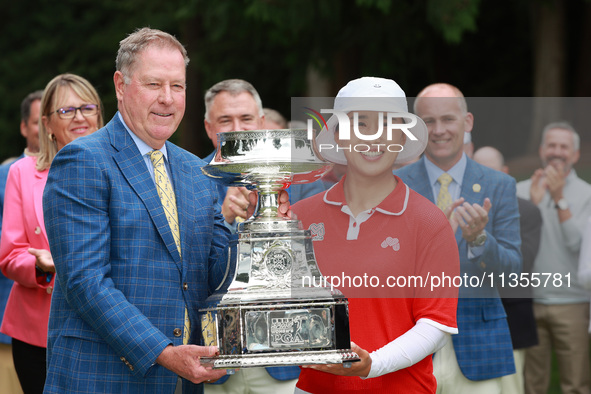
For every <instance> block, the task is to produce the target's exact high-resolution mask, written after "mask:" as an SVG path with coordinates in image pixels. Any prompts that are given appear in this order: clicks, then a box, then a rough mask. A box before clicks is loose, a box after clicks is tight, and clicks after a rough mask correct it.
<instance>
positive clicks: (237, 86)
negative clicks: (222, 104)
mask: <svg viewBox="0 0 591 394" xmlns="http://www.w3.org/2000/svg"><path fill="white" fill-rule="evenodd" d="M221 92H228V93H230V95H232V96H237V95H239V94H240V93H244V92H247V93H250V95H251V96H252V97H253V98H254V101H255V102H256V104H257V108H258V109H259V116H260V117H262V116H263V115H264V112H263V102H262V101H261V96H259V93H258V92H257V90H256V89H255V88H254V86H252V85H251V84H250V83H249V82H246V81H245V80H243V79H226V80H224V81H221V82H218V83H216V84H215V85H213V86H212V87H211V88H209V89H208V90H207V92H205V120H207V121H209V109H210V108H211V104H213V100H214V99H215V97H216V96H217V95H218V94H220V93H221Z"/></svg>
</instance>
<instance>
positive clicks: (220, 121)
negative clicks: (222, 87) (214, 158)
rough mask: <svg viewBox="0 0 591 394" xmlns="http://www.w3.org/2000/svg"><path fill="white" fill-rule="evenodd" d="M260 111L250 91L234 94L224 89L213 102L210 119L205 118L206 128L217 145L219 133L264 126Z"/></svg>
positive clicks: (209, 114) (209, 113)
mask: <svg viewBox="0 0 591 394" xmlns="http://www.w3.org/2000/svg"><path fill="white" fill-rule="evenodd" d="M259 113H260V112H259V107H258V105H257V103H256V101H255V99H254V97H253V96H252V94H250V93H249V92H241V93H238V94H235V95H233V94H231V93H229V92H226V91H223V92H220V93H218V94H217V95H216V96H215V98H214V99H213V102H212V103H211V107H210V108H209V112H208V119H205V130H206V131H207V135H208V136H209V138H210V139H211V141H212V142H213V144H214V146H216V147H217V135H216V134H217V133H225V132H227V131H243V130H258V129H262V128H264V117H261V116H260V115H259Z"/></svg>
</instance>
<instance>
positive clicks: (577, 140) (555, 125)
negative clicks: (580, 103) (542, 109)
mask: <svg viewBox="0 0 591 394" xmlns="http://www.w3.org/2000/svg"><path fill="white" fill-rule="evenodd" d="M552 129H561V130H568V131H570V132H571V134H572V136H573V146H574V148H575V151H578V150H579V148H580V147H581V137H579V133H577V131H576V130H575V128H574V127H573V126H572V125H571V124H570V123H568V122H566V121H560V122H552V123H548V124H547V125H546V127H544V131H542V141H541V142H540V146H543V145H544V141H546V134H548V131H550V130H552Z"/></svg>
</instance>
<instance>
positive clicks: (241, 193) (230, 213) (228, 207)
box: [222, 187, 256, 224]
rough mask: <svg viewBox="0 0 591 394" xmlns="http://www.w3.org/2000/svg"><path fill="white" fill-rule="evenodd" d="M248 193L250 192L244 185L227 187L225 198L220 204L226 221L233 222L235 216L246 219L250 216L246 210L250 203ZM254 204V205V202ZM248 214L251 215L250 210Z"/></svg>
mask: <svg viewBox="0 0 591 394" xmlns="http://www.w3.org/2000/svg"><path fill="white" fill-rule="evenodd" d="M249 194H251V192H250V191H249V190H248V189H246V188H245V187H229V188H228V192H227V193H226V198H225V199H224V202H223V204H222V215H224V219H225V220H226V222H228V223H230V224H233V223H234V221H235V220H236V218H242V219H243V220H246V219H248V218H249V217H250V215H248V212H247V211H248V208H249V206H250V205H252V204H249ZM255 201H256V200H255ZM254 206H256V202H255V205H254ZM253 212H254V208H253ZM250 214H251V215H252V212H250Z"/></svg>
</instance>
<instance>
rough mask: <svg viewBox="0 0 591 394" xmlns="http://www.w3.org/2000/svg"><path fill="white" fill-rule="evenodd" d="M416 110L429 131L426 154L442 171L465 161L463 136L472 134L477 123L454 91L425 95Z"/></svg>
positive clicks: (441, 90)
mask: <svg viewBox="0 0 591 394" xmlns="http://www.w3.org/2000/svg"><path fill="white" fill-rule="evenodd" d="M415 108H416V112H417V115H418V116H419V117H421V118H422V119H423V121H424V122H425V124H426V125H427V129H428V131H429V141H428V143H427V148H426V150H425V154H426V155H427V157H428V158H429V159H430V160H431V161H432V162H433V163H435V164H436V165H437V166H438V167H439V168H441V169H442V170H444V171H447V170H449V169H450V168H451V167H453V166H454V165H455V164H456V163H457V162H458V161H459V160H460V159H461V158H462V154H463V152H464V151H463V147H464V133H465V132H470V131H472V126H473V124H474V118H473V116H472V114H471V113H469V112H466V111H465V110H462V108H461V105H460V99H459V98H458V97H455V95H454V92H451V91H450V92H448V91H445V90H443V89H437V90H431V91H429V92H428V93H427V94H426V95H422V96H421V97H420V98H418V99H417V102H416V106H415Z"/></svg>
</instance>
